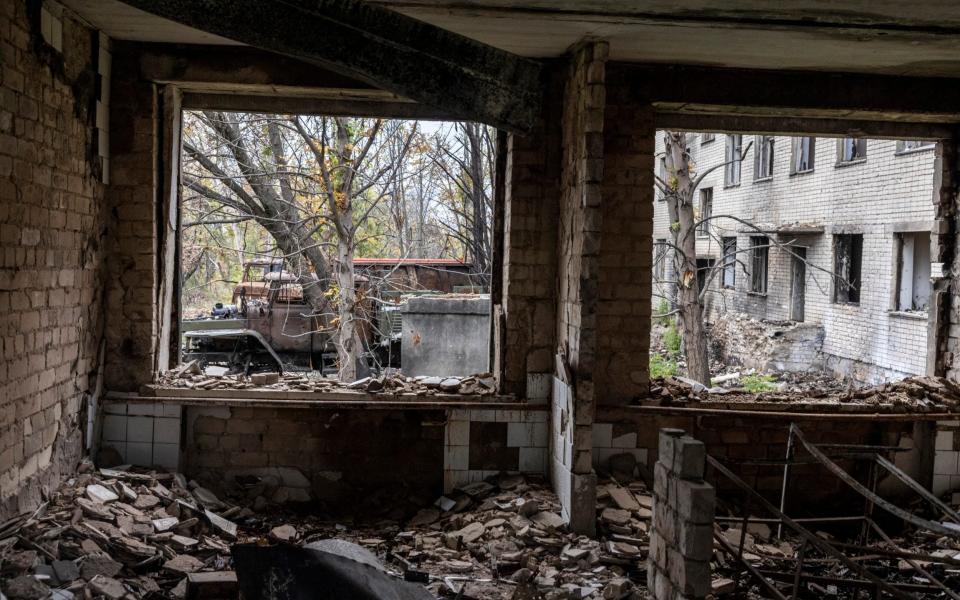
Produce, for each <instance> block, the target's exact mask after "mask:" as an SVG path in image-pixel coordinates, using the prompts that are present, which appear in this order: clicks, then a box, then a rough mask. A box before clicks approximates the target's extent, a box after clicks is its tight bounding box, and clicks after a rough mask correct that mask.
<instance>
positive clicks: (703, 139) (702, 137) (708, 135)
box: [700, 131, 717, 146]
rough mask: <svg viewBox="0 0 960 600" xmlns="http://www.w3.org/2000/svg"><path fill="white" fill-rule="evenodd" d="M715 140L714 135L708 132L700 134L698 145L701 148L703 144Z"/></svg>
mask: <svg viewBox="0 0 960 600" xmlns="http://www.w3.org/2000/svg"><path fill="white" fill-rule="evenodd" d="M715 139H717V136H716V135H715V134H713V133H710V132H709V131H705V132H703V133H702V134H700V145H701V146H702V145H703V144H706V143H709V142H712V141H713V140H715Z"/></svg>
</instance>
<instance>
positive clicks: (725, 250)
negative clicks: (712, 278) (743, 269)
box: [720, 236, 737, 290]
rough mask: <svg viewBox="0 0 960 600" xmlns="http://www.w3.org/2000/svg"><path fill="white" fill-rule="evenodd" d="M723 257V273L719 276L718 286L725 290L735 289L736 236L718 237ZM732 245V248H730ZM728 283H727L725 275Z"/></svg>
mask: <svg viewBox="0 0 960 600" xmlns="http://www.w3.org/2000/svg"><path fill="white" fill-rule="evenodd" d="M720 244H721V248H722V250H721V252H722V258H723V273H722V276H721V277H720V286H721V287H722V288H723V289H725V290H735V289H737V238H736V236H730V237H723V238H720ZM730 246H732V249H731V248H730ZM728 273H729V275H730V283H729V284H728V283H727V275H728Z"/></svg>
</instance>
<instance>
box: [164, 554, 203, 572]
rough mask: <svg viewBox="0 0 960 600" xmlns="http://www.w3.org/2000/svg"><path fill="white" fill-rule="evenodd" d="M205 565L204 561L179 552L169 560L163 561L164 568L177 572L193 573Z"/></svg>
mask: <svg viewBox="0 0 960 600" xmlns="http://www.w3.org/2000/svg"><path fill="white" fill-rule="evenodd" d="M202 567H203V561H202V560H200V559H199V558H195V557H193V556H190V555H189V554H178V555H177V556H175V557H173V558H171V559H170V560H168V561H167V562H165V563H163V568H164V569H166V570H168V571H173V572H175V573H183V574H184V575H186V574H187V573H193V572H194V571H199V570H200V569H201V568H202Z"/></svg>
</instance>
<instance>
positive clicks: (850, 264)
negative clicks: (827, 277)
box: [833, 233, 863, 304]
mask: <svg viewBox="0 0 960 600" xmlns="http://www.w3.org/2000/svg"><path fill="white" fill-rule="evenodd" d="M862 262H863V235H862V234H858V233H854V234H850V233H847V234H841V235H835V236H833V271H834V276H835V277H836V285H835V286H834V291H833V301H834V302H835V303H837V304H859V303H860V284H861V278H860V273H861V271H860V269H861V264H862Z"/></svg>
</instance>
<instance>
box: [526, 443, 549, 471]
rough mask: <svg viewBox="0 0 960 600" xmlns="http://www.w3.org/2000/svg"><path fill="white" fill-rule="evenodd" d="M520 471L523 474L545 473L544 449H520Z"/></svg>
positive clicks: (545, 451)
mask: <svg viewBox="0 0 960 600" xmlns="http://www.w3.org/2000/svg"><path fill="white" fill-rule="evenodd" d="M520 470H521V471H522V472H524V473H544V474H546V472H547V449H546V448H520Z"/></svg>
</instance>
